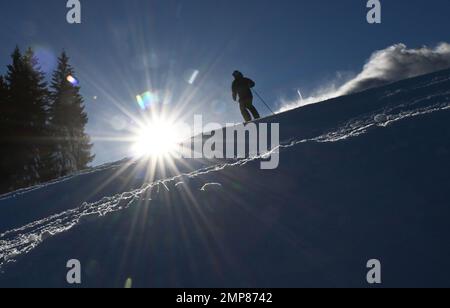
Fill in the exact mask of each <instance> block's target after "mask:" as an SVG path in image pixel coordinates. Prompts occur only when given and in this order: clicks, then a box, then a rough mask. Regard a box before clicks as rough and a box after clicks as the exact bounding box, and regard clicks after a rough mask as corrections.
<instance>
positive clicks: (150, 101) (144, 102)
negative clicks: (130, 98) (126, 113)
mask: <svg viewBox="0 0 450 308" xmlns="http://www.w3.org/2000/svg"><path fill="white" fill-rule="evenodd" d="M136 100H137V102H138V104H139V107H141V109H142V110H145V109H147V108H149V107H152V106H153V105H155V104H157V103H158V102H159V97H158V94H156V93H153V92H151V91H147V92H145V93H143V94H141V95H137V96H136Z"/></svg>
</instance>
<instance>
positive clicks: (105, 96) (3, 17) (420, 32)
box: [0, 0, 450, 164]
mask: <svg viewBox="0 0 450 308" xmlns="http://www.w3.org/2000/svg"><path fill="white" fill-rule="evenodd" d="M381 2H382V5H383V9H382V14H383V16H382V24H381V25H369V24H368V23H367V22H366V13H367V8H366V1H365V0H341V1H332V0H323V1H322V0H316V1H302V0H278V1H274V0H270V1H269V0H245V1H242V0H209V1H207V0H127V1H125V0H120V1H119V0H108V1H107V0H81V3H82V24H81V25H69V24H67V22H66V17H65V16H66V13H67V9H66V7H65V3H66V1H65V0H40V1H35V0H15V1H2V2H1V3H0V38H1V44H0V73H3V72H4V71H5V70H6V65H7V64H8V63H9V61H10V58H9V55H10V53H11V52H12V50H13V48H14V46H15V45H16V44H18V45H19V46H20V47H22V48H25V47H27V46H33V47H34V48H35V49H37V51H38V53H39V55H40V57H41V58H42V61H43V62H44V63H43V69H44V70H46V71H49V72H50V71H51V70H52V68H53V65H54V57H55V56H57V55H58V53H60V52H61V50H63V49H65V50H66V51H67V53H68V55H69V56H70V57H71V59H72V64H73V66H74V67H75V69H76V71H77V77H78V79H79V81H80V85H81V87H82V94H83V96H84V97H85V100H86V102H85V103H86V109H87V111H88V115H89V118H90V123H89V127H88V132H89V133H90V134H91V135H92V136H93V138H94V142H95V148H94V149H95V152H96V154H97V159H96V161H95V163H96V164H99V163H103V162H107V161H111V160H116V159H120V158H122V157H124V156H125V155H127V150H128V148H127V147H128V145H127V144H123V143H120V142H117V141H105V140H103V141H102V140H101V138H100V137H119V136H121V135H124V134H126V130H125V129H124V127H125V125H123V123H125V122H126V125H127V126H128V125H130V123H129V120H130V118H131V117H137V116H139V114H140V113H141V112H142V111H140V109H139V106H138V105H137V103H136V100H135V96H136V95H137V94H140V93H143V92H145V91H147V90H152V91H155V92H158V93H160V96H166V97H169V95H170V98H171V99H167V100H166V103H167V107H166V109H167V110H168V112H170V111H171V110H178V111H180V110H182V114H183V115H184V116H186V117H188V116H190V115H191V114H193V113H197V114H202V115H203V116H204V118H205V121H215V122H219V123H226V122H238V121H241V116H240V114H239V110H238V108H237V106H236V105H235V104H233V102H232V100H231V94H230V84H231V81H232V77H231V73H232V71H233V70H235V69H240V70H241V71H243V72H244V73H245V74H246V75H248V76H249V77H251V78H253V79H255V81H256V83H257V88H258V90H259V92H261V94H263V95H264V97H265V98H266V100H267V101H268V102H270V103H271V104H272V107H273V108H274V109H276V108H277V107H279V104H280V100H281V99H288V100H289V99H294V98H295V97H297V89H301V90H302V92H303V93H304V94H305V95H308V93H311V92H312V91H313V90H314V89H316V88H318V87H321V86H323V85H325V84H327V83H328V82H330V81H331V80H333V79H335V78H336V73H337V72H343V73H348V74H351V73H353V74H354V73H358V72H360V71H361V69H362V66H363V65H364V63H365V62H366V61H367V59H368V58H369V57H370V55H371V54H372V52H374V51H375V50H379V49H384V48H386V47H388V46H390V45H392V44H395V43H405V44H406V45H407V46H409V47H414V48H415V47H420V46H422V45H430V46H433V45H436V44H437V43H439V42H442V41H447V42H448V41H450V37H449V36H450V34H449V32H448V29H450V19H449V18H445V12H449V11H450V2H449V1H448V0H432V1H414V0H395V1H392V0H389V1H386V0H384V1H383V0H382V1H381ZM195 70H198V71H199V75H198V78H197V79H196V81H195V82H194V83H193V84H189V82H188V81H189V78H190V76H191V75H192V72H193V71H195ZM94 97H97V99H94ZM256 105H257V106H258V108H259V109H260V110H261V113H263V114H267V110H265V109H264V106H262V105H258V102H256ZM131 125H132V124H131Z"/></svg>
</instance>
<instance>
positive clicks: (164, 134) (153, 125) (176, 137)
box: [132, 118, 183, 157]
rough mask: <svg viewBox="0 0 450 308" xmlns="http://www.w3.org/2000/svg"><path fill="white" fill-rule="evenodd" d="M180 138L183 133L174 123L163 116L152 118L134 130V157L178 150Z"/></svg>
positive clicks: (181, 138) (166, 154)
mask: <svg viewBox="0 0 450 308" xmlns="http://www.w3.org/2000/svg"><path fill="white" fill-rule="evenodd" d="M182 140H183V135H182V134H181V133H180V130H179V129H178V127H177V125H175V123H173V122H172V121H170V120H167V119H164V118H159V119H152V120H151V121H149V122H148V123H145V124H143V125H141V127H140V128H139V130H138V131H137V132H136V136H135V138H134V143H133V147H132V151H133V154H134V156H136V157H143V156H156V157H162V156H163V157H164V156H170V155H172V154H174V153H175V152H176V151H177V150H178V148H179V145H180V143H181V142H182Z"/></svg>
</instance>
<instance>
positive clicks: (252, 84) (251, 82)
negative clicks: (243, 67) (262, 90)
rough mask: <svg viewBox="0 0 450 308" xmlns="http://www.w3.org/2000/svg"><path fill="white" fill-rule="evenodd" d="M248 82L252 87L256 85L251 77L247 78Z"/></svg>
mask: <svg viewBox="0 0 450 308" xmlns="http://www.w3.org/2000/svg"><path fill="white" fill-rule="evenodd" d="M247 82H248V87H249V88H250V89H251V88H254V87H255V86H256V84H255V82H254V81H253V80H251V79H247Z"/></svg>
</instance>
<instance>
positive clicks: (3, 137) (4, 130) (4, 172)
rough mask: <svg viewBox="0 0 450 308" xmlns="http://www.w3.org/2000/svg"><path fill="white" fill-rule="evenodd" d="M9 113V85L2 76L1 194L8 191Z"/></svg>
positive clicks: (0, 123)
mask: <svg viewBox="0 0 450 308" xmlns="http://www.w3.org/2000/svg"><path fill="white" fill-rule="evenodd" d="M7 113H8V85H7V84H6V81H5V80H4V78H3V76H0V174H1V175H2V176H1V177H0V192H5V191H7V190H8V186H9V183H8V182H9V173H8V166H7V164H6V162H7V157H8V153H7V152H8V143H7V136H8V135H7V129H8V122H7Z"/></svg>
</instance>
